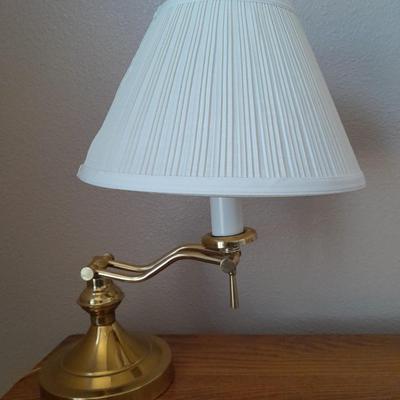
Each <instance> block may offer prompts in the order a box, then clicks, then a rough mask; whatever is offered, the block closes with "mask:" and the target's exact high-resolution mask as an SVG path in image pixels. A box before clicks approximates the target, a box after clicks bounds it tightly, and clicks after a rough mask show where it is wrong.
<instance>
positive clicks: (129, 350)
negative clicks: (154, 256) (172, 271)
mask: <svg viewBox="0 0 400 400" xmlns="http://www.w3.org/2000/svg"><path fill="white" fill-rule="evenodd" d="M255 239H256V232H255V231H254V230H253V229H251V228H246V229H245V231H244V232H243V233H242V234H239V235H235V236H229V237H227V236H225V237H215V236H212V235H211V234H208V235H206V236H204V237H203V239H202V244H198V245H187V246H183V247H179V248H177V249H175V250H173V251H171V252H169V253H168V254H166V255H165V256H163V257H161V258H160V259H159V260H157V261H156V262H154V263H152V264H149V265H143V266H138V265H133V264H128V263H124V262H119V261H115V260H114V257H113V256H112V255H111V254H105V255H104V256H101V257H95V258H94V259H93V260H92V262H91V263H90V265H89V266H88V267H85V268H83V269H82V271H81V275H82V278H83V279H84V280H86V281H87V286H86V288H85V290H84V291H83V292H82V294H81V296H80V297H79V300H78V303H79V305H80V306H81V307H82V308H83V309H84V310H85V311H87V312H88V313H89V314H90V319H91V326H90V328H89V330H88V332H87V333H86V335H85V336H84V337H83V338H80V339H77V340H76V341H75V342H73V343H69V344H68V345H65V346H63V347H62V348H61V349H60V350H58V351H57V352H55V353H54V354H53V355H51V356H50V357H49V358H48V359H47V360H46V362H45V363H44V365H43V367H42V369H41V371H40V376H39V383H40V389H41V397H42V399H46V400H86V399H87V400H89V399H90V400H100V399H102V400H107V399H110V400H111V399H112V400H152V399H155V398H157V397H158V396H160V395H161V394H162V393H163V392H164V391H165V390H167V388H168V387H169V385H170V384H171V382H172V380H173V366H172V356H171V350H170V348H169V346H168V344H167V343H166V342H165V341H164V340H162V339H160V338H158V337H155V336H148V335H140V334H136V335H130V334H128V333H127V332H125V330H124V329H123V328H122V327H121V326H120V325H119V324H118V322H116V320H115V310H116V308H117V307H118V305H119V304H120V303H121V301H122V299H123V297H124V295H123V293H122V291H121V290H120V289H119V288H118V287H117V286H116V285H115V284H114V282H113V281H114V280H120V281H125V282H141V281H144V280H146V279H149V278H151V277H152V276H154V275H156V274H158V273H159V272H161V271H162V270H163V269H165V268H166V267H167V266H169V265H171V264H173V263H174V262H176V261H178V260H182V259H193V260H198V261H203V262H206V263H209V264H214V265H218V266H219V267H220V268H221V270H222V271H223V272H225V273H226V274H228V276H229V288H230V304H231V307H232V308H237V307H238V305H239V303H238V294H237V287H236V266H237V264H238V263H239V260H240V255H241V252H240V246H241V245H243V244H247V243H249V242H252V241H253V240H255ZM112 268H114V269H119V270H124V271H127V272H129V273H130V274H129V275H123V274H119V273H116V272H111V271H110V270H109V269H112Z"/></svg>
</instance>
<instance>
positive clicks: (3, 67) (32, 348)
mask: <svg viewBox="0 0 400 400" xmlns="http://www.w3.org/2000/svg"><path fill="white" fill-rule="evenodd" d="M159 3H160V0H150V1H149V0H68V1H50V0H30V1H26V0H0V37H1V38H2V40H1V43H0V53H1V57H0V77H1V79H0V93H1V94H0V130H1V135H0V156H1V171H0V187H1V199H0V203H1V204H0V207H1V208H0V209H1V221H2V223H1V225H0V230H1V247H0V253H1V260H2V271H1V280H0V291H1V292H0V293H1V298H2V301H1V307H0V321H1V323H0V327H1V328H0V354H1V357H0V392H4V391H5V390H6V389H7V388H8V387H9V386H10V385H11V384H12V382H13V381H14V380H15V379H16V378H17V377H18V376H20V375H21V374H23V373H24V372H26V371H27V370H29V368H31V367H32V365H33V364H34V362H35V361H37V360H38V359H39V358H40V357H41V356H43V355H44V354H45V353H47V352H48V351H50V350H51V349H52V348H53V347H54V346H55V345H56V344H57V343H58V342H59V341H61V340H62V339H63V338H64V337H65V336H67V335H69V334H72V333H77V332H82V331H83V330H85V329H86V326H87V324H88V322H87V318H86V316H85V315H84V313H83V312H81V311H80V310H79V308H78V307H77V306H76V305H75V301H76V298H77V296H78V295H79V293H80V291H81V288H82V287H83V285H82V282H81V281H80V279H79V269H80V267H81V266H83V265H84V264H85V263H86V262H88V261H89V259H90V258H91V256H93V255H95V254H101V253H103V252H104V251H105V250H110V251H112V252H113V253H115V254H116V255H118V257H119V258H121V259H126V260H132V261H133V260H135V261H139V262H146V261H148V260H150V259H152V258H154V257H155V256H156V255H159V254H160V253H162V252H164V251H166V250H169V249H170V248H171V247H172V246H175V245H176V244H178V243H180V242H186V241H196V240H198V238H199V237H200V235H202V234H203V233H205V232H207V231H208V230H209V216H208V200H207V199H199V198H180V197H170V196H161V195H160V196H153V195H147V194H135V193H127V192H126V193H125V192H118V191H107V190H103V189H98V188H94V187H90V186H87V185H84V184H82V183H81V182H79V181H78V179H76V178H75V173H76V171H77V168H78V166H79V164H80V162H81V161H82V160H83V159H84V156H85V154H86V150H87V148H88V146H89V143H90V141H91V140H92V138H93V136H94V135H95V133H96V131H97V129H98V128H99V127H100V124H101V123H102V121H103V118H104V116H105V114H106V112H107V110H108V107H109V105H110V103H111V101H112V99H113V96H114V93H115V91H116V89H117V85H118V84H119V81H120V80H121V78H122V76H123V74H124V71H125V70H126V68H127V66H128V64H129V62H130V59H131V57H132V55H133V52H134V51H136V49H137V46H138V45H139V43H140V40H141V38H142V36H143V34H144V32H145V29H146V27H147V26H148V23H149V21H150V19H151V17H152V14H153V12H154V10H155V8H156V6H157V5H158V4H159ZM295 6H296V8H297V10H298V13H299V15H300V18H301V20H302V21H303V23H304V25H305V29H306V31H307V33H308V35H309V37H310V41H311V43H312V45H313V47H314V49H315V51H316V53H317V57H318V58H319V61H320V64H321V67H322V69H323V71H324V73H325V76H326V78H327V81H328V84H329V86H330V88H331V91H332V94H333V96H334V98H335V101H336V103H337V106H338V108H339V112H340V114H341V116H342V118H343V120H344V123H345V126H346V128H347V130H348V134H349V137H350V140H351V142H352V144H353V146H354V148H355V151H356V153H357V156H358V158H359V161H360V164H361V167H362V168H363V170H364V172H365V173H366V176H367V179H368V188H367V189H365V190H363V191H361V192H356V193H350V194H344V195H340V196H332V197H319V198H307V199H287V200H283V199H269V200H268V199H264V200H263V199H259V200H248V201H246V202H245V218H246V224H248V225H250V226H254V227H255V228H257V230H258V232H259V237H260V239H259V241H258V242H257V243H256V244H254V245H253V246H252V247H251V248H248V249H246V251H245V253H244V257H243V261H242V263H241V267H240V277H239V279H240V281H239V284H240V292H241V309H240V310H239V311H238V312H231V311H230V310H229V308H228V304H227V301H228V297H227V282H226V279H225V277H224V276H223V274H221V273H219V272H217V271H215V270H213V269H212V268H207V267H204V268H203V267H201V266H200V267H199V266H196V267H193V268H185V267H184V266H182V265H181V266H176V267H175V268H171V269H169V270H168V271H166V272H165V273H164V274H163V275H161V276H159V277H158V278H156V279H153V280H152V281H151V282H148V283H144V284H142V285H141V286H127V285H124V291H125V293H126V294H127V298H126V301H125V302H124V304H123V305H122V306H121V308H120V313H119V318H120V320H121V321H123V323H124V324H125V326H127V327H128V328H130V329H135V328H139V329H142V330H148V331H154V332H160V333H162V332H177V333H188V332H226V333H239V332H240V333H266V332H269V333H315V332H323V333H331V332H340V333H351V332H374V333H377V332H392V333H393V332H397V333H400V289H399V285H400V268H399V267H400V157H399V155H400V128H399V127H400V85H399V81H400V24H399V20H400V2H399V1H398V0H380V1H376V0H347V1H345V0H336V1H331V0H297V1H295Z"/></svg>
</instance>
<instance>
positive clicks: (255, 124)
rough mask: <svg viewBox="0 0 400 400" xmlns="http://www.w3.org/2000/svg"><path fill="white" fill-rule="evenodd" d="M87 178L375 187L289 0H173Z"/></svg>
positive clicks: (130, 184)
mask: <svg viewBox="0 0 400 400" xmlns="http://www.w3.org/2000/svg"><path fill="white" fill-rule="evenodd" d="M78 175H79V177H80V179H82V180H83V181H85V182H87V183H90V184H93V185H97V186H103V187H108V188H115V189H126V190H134V191H144V192H158V193H176V194H189V195H207V196H230V197H240V196H245V197H251V196H300V195H317V194H329V193H338V192H345V191H351V190H356V189H360V188H362V187H363V186H364V185H365V179H364V176H363V174H362V172H361V170H360V168H359V165H358V163H357V160H356V158H355V156H354V153H353V150H352V148H351V145H350V143H349V140H348V138H347V136H346V133H345V130H344V128H343V125H342V123H341V120H340V118H339V115H338V113H337V111H336V108H335V105H334V103H333V100H332V98H331V96H330V94H329V91H328V88H327V85H326V83H325V81H324V78H323V76H322V74H321V71H320V69H319V67H318V64H317V61H316V59H315V57H314V54H313V52H312V49H311V47H310V45H309V43H308V41H307V38H306V36H305V34H304V32H303V29H302V27H301V24H300V22H299V20H298V18H297V16H296V14H295V12H294V10H293V9H292V6H291V4H290V3H289V2H287V1H286V0H167V1H166V2H165V3H164V4H163V5H162V6H161V7H160V8H159V10H158V11H157V13H156V15H155V17H154V19H153V21H152V23H151V25H150V27H149V29H148V31H147V33H146V35H145V37H144V39H143V42H142V44H141V46H140V48H139V50H138V51H137V54H136V56H135V57H134V59H133V61H132V64H131V65H130V67H129V69H128V71H127V73H126V75H125V77H124V79H123V81H122V83H121V85H120V87H119V89H118V92H117V95H116V98H115V100H114V102H113V104H112V106H111V109H110V111H109V113H108V115H107V117H106V120H105V122H104V124H103V126H102V127H101V129H100V131H99V133H98V134H97V136H96V137H95V139H94V141H93V143H92V145H91V147H90V150H89V153H88V155H87V158H86V161H85V163H84V164H83V165H82V166H81V168H80V170H79V174H78Z"/></svg>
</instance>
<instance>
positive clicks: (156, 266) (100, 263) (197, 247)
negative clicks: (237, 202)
mask: <svg viewBox="0 0 400 400" xmlns="http://www.w3.org/2000/svg"><path fill="white" fill-rule="evenodd" d="M255 238H256V232H255V231H254V230H253V229H251V228H246V229H245V231H244V232H243V233H242V234H240V235H235V236H229V237H214V236H212V235H211V234H208V235H205V236H204V237H203V238H202V244H190V245H185V246H181V247H178V248H176V249H174V250H172V251H170V252H168V253H167V254H165V255H164V256H162V257H161V258H159V259H158V260H156V261H155V262H153V263H150V264H147V265H135V264H130V263H126V262H122V261H116V260H115V259H114V257H113V256H112V255H111V254H105V255H104V256H100V257H94V258H93V260H92V262H91V263H90V264H89V266H87V267H84V268H83V269H82V271H81V276H82V279H84V280H85V281H90V280H92V279H94V278H96V277H103V278H108V279H115V280H119V281H123V282H131V283H137V282H143V281H145V280H147V279H150V278H152V277H153V276H155V275H157V274H159V273H160V272H161V271H163V270H164V269H165V268H167V267H168V266H169V265H171V264H173V263H175V262H176V261H179V260H188V259H190V260H196V261H202V262H205V263H207V264H214V265H218V266H219V267H220V268H221V270H222V271H223V272H225V273H226V274H228V275H229V288H230V304H231V307H232V308H238V294H237V284H236V266H237V265H238V263H239V261H240V256H241V251H240V245H241V244H246V243H249V242H252V241H253V240H255ZM108 268H113V269H117V270H122V271H127V272H129V273H131V274H130V275H125V274H120V273H116V272H110V271H109V270H107V269H108Z"/></svg>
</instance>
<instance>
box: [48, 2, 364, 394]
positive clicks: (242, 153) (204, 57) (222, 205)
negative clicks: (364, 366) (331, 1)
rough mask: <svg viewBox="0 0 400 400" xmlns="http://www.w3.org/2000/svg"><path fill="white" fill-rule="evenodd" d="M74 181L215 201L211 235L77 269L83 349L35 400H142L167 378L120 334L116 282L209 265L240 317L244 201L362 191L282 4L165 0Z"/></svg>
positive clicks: (163, 347) (55, 368)
mask: <svg viewBox="0 0 400 400" xmlns="http://www.w3.org/2000/svg"><path fill="white" fill-rule="evenodd" d="M78 176H79V178H80V179H81V180H82V181H84V182H87V183H89V184H93V185H96V186H101V187H105V188H111V189H123V190H131V191H144V192H156V193H172V194H182V195H198V196H208V197H210V199H211V200H210V204H211V225H212V230H211V233H209V234H207V235H205V236H203V238H202V240H201V243H198V244H189V245H185V246H182V247H178V248H177V249H175V250H173V251H171V252H169V253H168V254H166V255H165V256H163V257H161V258H159V259H158V260H157V261H155V262H153V263H151V264H148V265H135V264H131V263H126V262H122V261H117V260H116V259H115V258H114V257H113V256H112V255H111V254H105V255H103V256H99V257H95V258H93V260H92V261H91V262H90V263H89V264H88V265H87V266H86V267H84V268H83V269H82V271H81V276H82V278H83V280H85V281H86V282H87V286H86V288H85V290H84V291H83V293H82V295H81V296H80V298H79V304H80V306H81V307H82V308H83V309H84V310H85V311H87V312H88V313H89V314H90V317H91V326H90V329H89V331H88V332H87V334H86V336H85V337H83V338H82V339H79V340H77V341H75V342H74V343H71V344H69V345H66V346H64V347H63V348H62V349H60V350H59V351H58V352H56V353H55V354H54V355H53V356H51V357H50V358H49V359H48V361H47V362H46V363H45V365H44V366H43V368H42V370H41V372H40V386H41V393H42V398H43V399H51V400H61V399H62V400H78V399H79V400H83V399H85V400H86V399H93V400H94V399H113V400H128V399H130V400H150V399H154V398H156V397H158V396H159V395H161V394H162V393H163V392H164V391H165V390H166V389H167V388H168V386H169V384H170V383H171V381H172V379H173V368H172V362H171V352H170V349H169V347H168V345H167V344H166V343H165V342H164V341H163V340H161V339H160V338H157V337H152V336H146V335H129V334H127V333H126V332H125V331H124V330H123V329H122V328H121V326H120V325H119V324H118V323H117V322H116V321H115V309H116V308H117V306H118V305H119V303H120V302H121V301H122V299H123V294H122V292H121V290H120V289H119V288H118V287H117V286H116V285H115V284H114V281H122V282H132V283H138V282H142V281H144V280H146V279H150V278H151V277H153V276H155V275H157V274H158V273H159V272H161V271H162V270H163V269H165V268H167V267H168V266H169V265H171V264H173V263H175V262H176V261H179V260H186V259H191V260H196V261H201V262H204V263H207V264H211V265H214V266H217V267H218V268H219V269H220V270H221V271H222V272H224V273H226V274H227V277H228V280H229V290H230V295H229V298H230V304H231V307H232V308H237V307H238V294H237V287H236V270H237V266H238V263H239V260H240V255H241V247H242V246H243V245H245V244H247V243H250V242H252V241H253V240H255V238H256V232H255V231H254V230H253V229H251V228H246V227H244V225H243V218H242V213H241V204H240V200H239V198H240V197H268V196H270V197H271V196H308V195H321V194H333V193H340V192H346V191H351V190H357V189H360V188H362V187H363V186H364V185H365V179H364V176H363V174H362V172H361V170H360V168H359V165H358V163H357V160H356V158H355V156H354V153H353V150H352V148H351V146H350V143H349V141H348V139H347V136H346V133H345V131H344V128H343V125H342V123H341V121H340V118H339V115H338V113H337V111H336V109H335V106H334V103H333V101H332V98H331V96H330V94H329V91H328V89H327V86H326V84H325V81H324V79H323V76H322V74H321V71H320V69H319V67H318V64H317V62H316V60H315V57H314V55H313V52H312V50H311V47H310V45H309V44H308V41H307V39H306V37H305V34H304V32H303V30H302V28H301V25H300V23H299V20H298V18H297V17H296V15H295V12H294V10H293V8H292V5H291V4H290V2H289V1H287V0H167V1H166V2H165V3H164V4H163V5H161V6H160V7H159V9H158V11H157V12H156V14H155V16H154V19H153V21H152V23H151V25H150V27H149V29H148V31H147V33H146V35H145V37H144V39H143V42H142V44H141V46H140V48H139V49H138V51H137V53H136V55H135V57H134V58H133V61H132V63H131V65H130V67H129V69H128V71H127V73H126V75H125V77H124V79H123V80H122V83H121V85H120V87H119V89H118V92H117V94H116V97H115V100H114V102H113V104H112V106H111V108H110V110H109V112H108V114H107V117H106V119H105V122H104V124H103V126H102V127H101V129H100V131H99V133H98V134H97V136H96V137H95V139H94V141H93V143H92V145H91V147H90V149H89V152H88V155H87V158H86V161H85V163H84V164H83V165H82V166H81V167H80V169H79V173H78Z"/></svg>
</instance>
